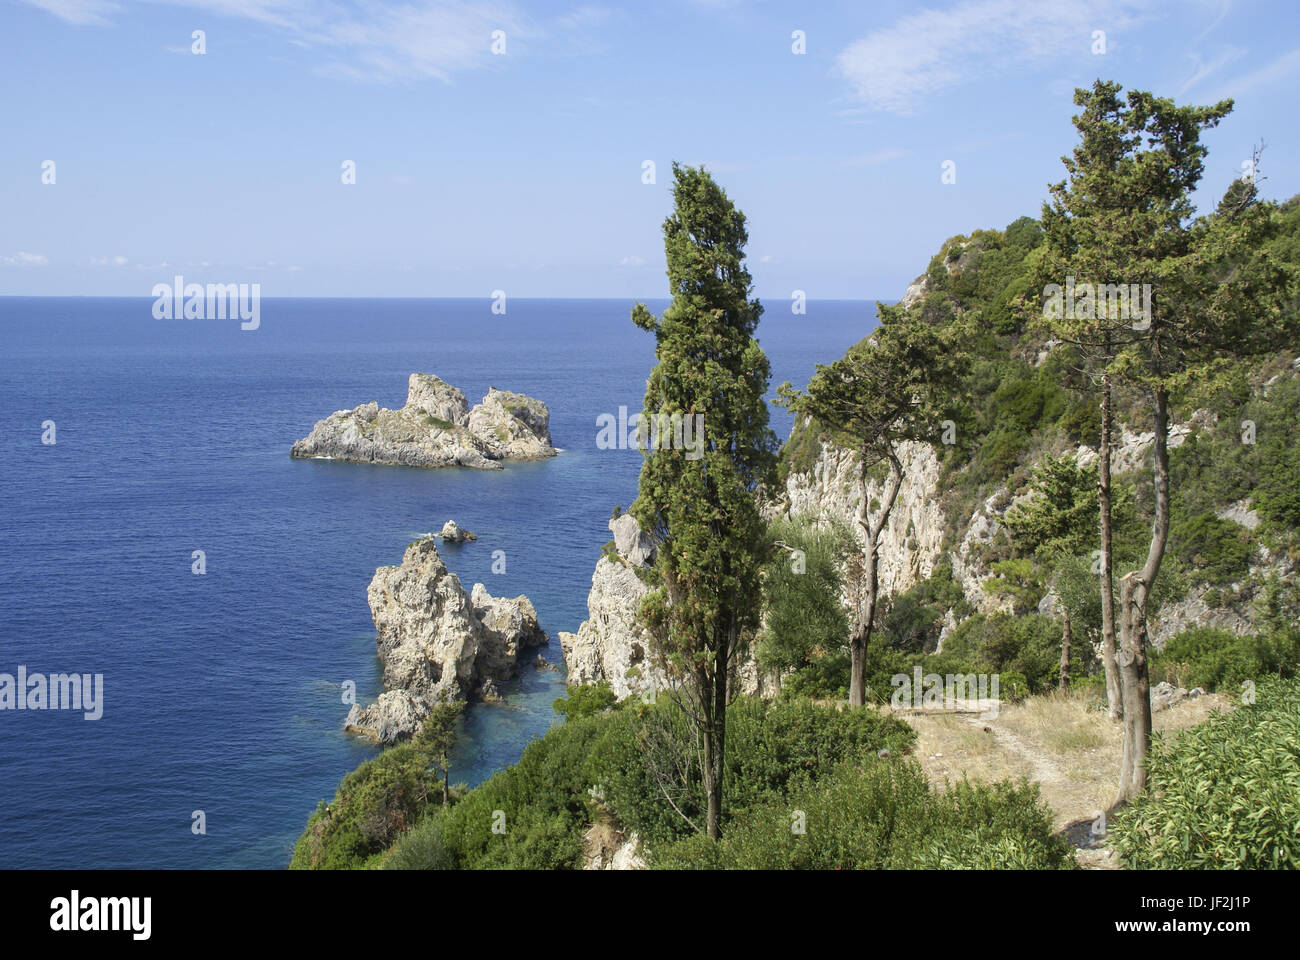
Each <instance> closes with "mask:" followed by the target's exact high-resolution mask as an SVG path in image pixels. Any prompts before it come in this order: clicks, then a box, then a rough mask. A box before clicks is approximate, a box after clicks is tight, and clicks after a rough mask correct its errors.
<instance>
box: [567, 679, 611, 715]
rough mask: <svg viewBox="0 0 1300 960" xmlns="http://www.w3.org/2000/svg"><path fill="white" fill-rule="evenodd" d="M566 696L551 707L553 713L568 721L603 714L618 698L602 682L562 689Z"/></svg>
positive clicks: (607, 685) (606, 684) (605, 683)
mask: <svg viewBox="0 0 1300 960" xmlns="http://www.w3.org/2000/svg"><path fill="white" fill-rule="evenodd" d="M564 692H565V693H566V694H567V696H564V697H560V698H558V699H557V700H556V701H555V702H554V703H553V704H552V705H551V706H552V707H553V708H554V710H555V712H556V713H558V714H559V715H560V716H562V717H566V718H567V719H570V720H580V719H582V718H583V717H590V716H594V715H596V714H598V713H604V712H605V711H606V710H608V709H610V708H612V707H613V706H614V705H615V704H616V703H618V697H616V696H614V691H613V690H611V689H610V688H609V684H608V683H607V682H605V681H604V680H602V681H601V682H600V683H589V684H579V685H578V686H573V685H569V686H566V687H565V688H564Z"/></svg>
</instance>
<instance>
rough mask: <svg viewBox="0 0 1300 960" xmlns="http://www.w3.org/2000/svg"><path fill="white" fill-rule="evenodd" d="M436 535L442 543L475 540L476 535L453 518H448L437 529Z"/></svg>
mask: <svg viewBox="0 0 1300 960" xmlns="http://www.w3.org/2000/svg"><path fill="white" fill-rule="evenodd" d="M438 537H439V538H440V539H441V540H442V541H443V543H464V542H465V541H467V540H477V539H478V537H477V536H475V535H474V534H472V533H470V532H469V531H468V530H466V529H465V528H464V527H462V526H461V525H460V524H459V523H457V522H456V521H455V520H448V521H447V522H446V523H444V524H443V525H442V529H441V530H439V531H438Z"/></svg>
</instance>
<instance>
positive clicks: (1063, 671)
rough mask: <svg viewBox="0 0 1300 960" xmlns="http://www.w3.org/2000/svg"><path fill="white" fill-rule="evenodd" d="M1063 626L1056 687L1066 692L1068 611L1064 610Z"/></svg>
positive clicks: (1068, 641)
mask: <svg viewBox="0 0 1300 960" xmlns="http://www.w3.org/2000/svg"><path fill="white" fill-rule="evenodd" d="M1064 612H1065V626H1064V627H1063V628H1062V630H1061V676H1060V679H1059V680H1058V681H1057V684H1056V689H1057V690H1059V691H1060V692H1061V693H1066V692H1067V691H1069V689H1070V611H1069V610H1065V611H1064Z"/></svg>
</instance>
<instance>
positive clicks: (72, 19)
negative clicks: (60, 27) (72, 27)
mask: <svg viewBox="0 0 1300 960" xmlns="http://www.w3.org/2000/svg"><path fill="white" fill-rule="evenodd" d="M22 2H23V3H25V4H27V5H28V6H32V7H40V8H41V9H42V10H45V11H47V12H49V13H52V14H54V15H55V16H56V17H58V18H59V19H60V20H66V21H67V22H68V23H73V24H76V25H77V26H87V25H94V26H102V25H103V24H105V23H108V19H109V17H110V16H111V15H112V14H114V13H116V12H117V11H118V10H120V9H121V8H120V7H119V6H118V5H117V4H116V3H113V2H111V0H22Z"/></svg>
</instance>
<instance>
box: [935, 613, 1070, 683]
mask: <svg viewBox="0 0 1300 960" xmlns="http://www.w3.org/2000/svg"><path fill="white" fill-rule="evenodd" d="M1084 647H1085V644H1082V643H1080V644H1075V645H1074V648H1073V649H1072V651H1071V668H1072V670H1071V672H1072V673H1075V672H1077V673H1082V672H1083V669H1084V666H1085V664H1084V662H1083V659H1082V657H1083V648H1084ZM944 655H945V656H951V657H953V658H954V659H956V660H958V661H966V662H969V663H971V664H972V665H973V666H974V667H975V669H976V672H977V673H998V674H1001V677H1002V679H1001V680H1000V681H999V683H1000V686H1001V689H1002V693H1003V696H1004V697H1008V696H1010V695H1012V693H1013V689H1014V688H1013V686H1012V685H1011V681H1015V682H1020V683H1024V684H1025V685H1026V686H1027V688H1028V692H1032V693H1039V692H1045V691H1047V690H1049V689H1051V688H1052V687H1054V686H1055V685H1056V680H1057V677H1058V676H1059V675H1060V668H1061V627H1060V623H1059V622H1058V621H1056V620H1054V619H1052V618H1051V617H1048V616H1045V615H1043V614H1039V613H1033V614H1028V615H1026V616H1012V615H1010V614H1006V613H995V614H993V615H992V616H986V615H984V614H976V615H975V616H973V617H968V618H967V619H966V620H963V621H962V622H961V623H960V624H958V625H957V628H956V629H955V630H953V631H952V633H951V634H949V635H948V639H947V641H945V643H944ZM1076 663H1077V666H1076ZM936 672H937V671H936Z"/></svg>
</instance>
